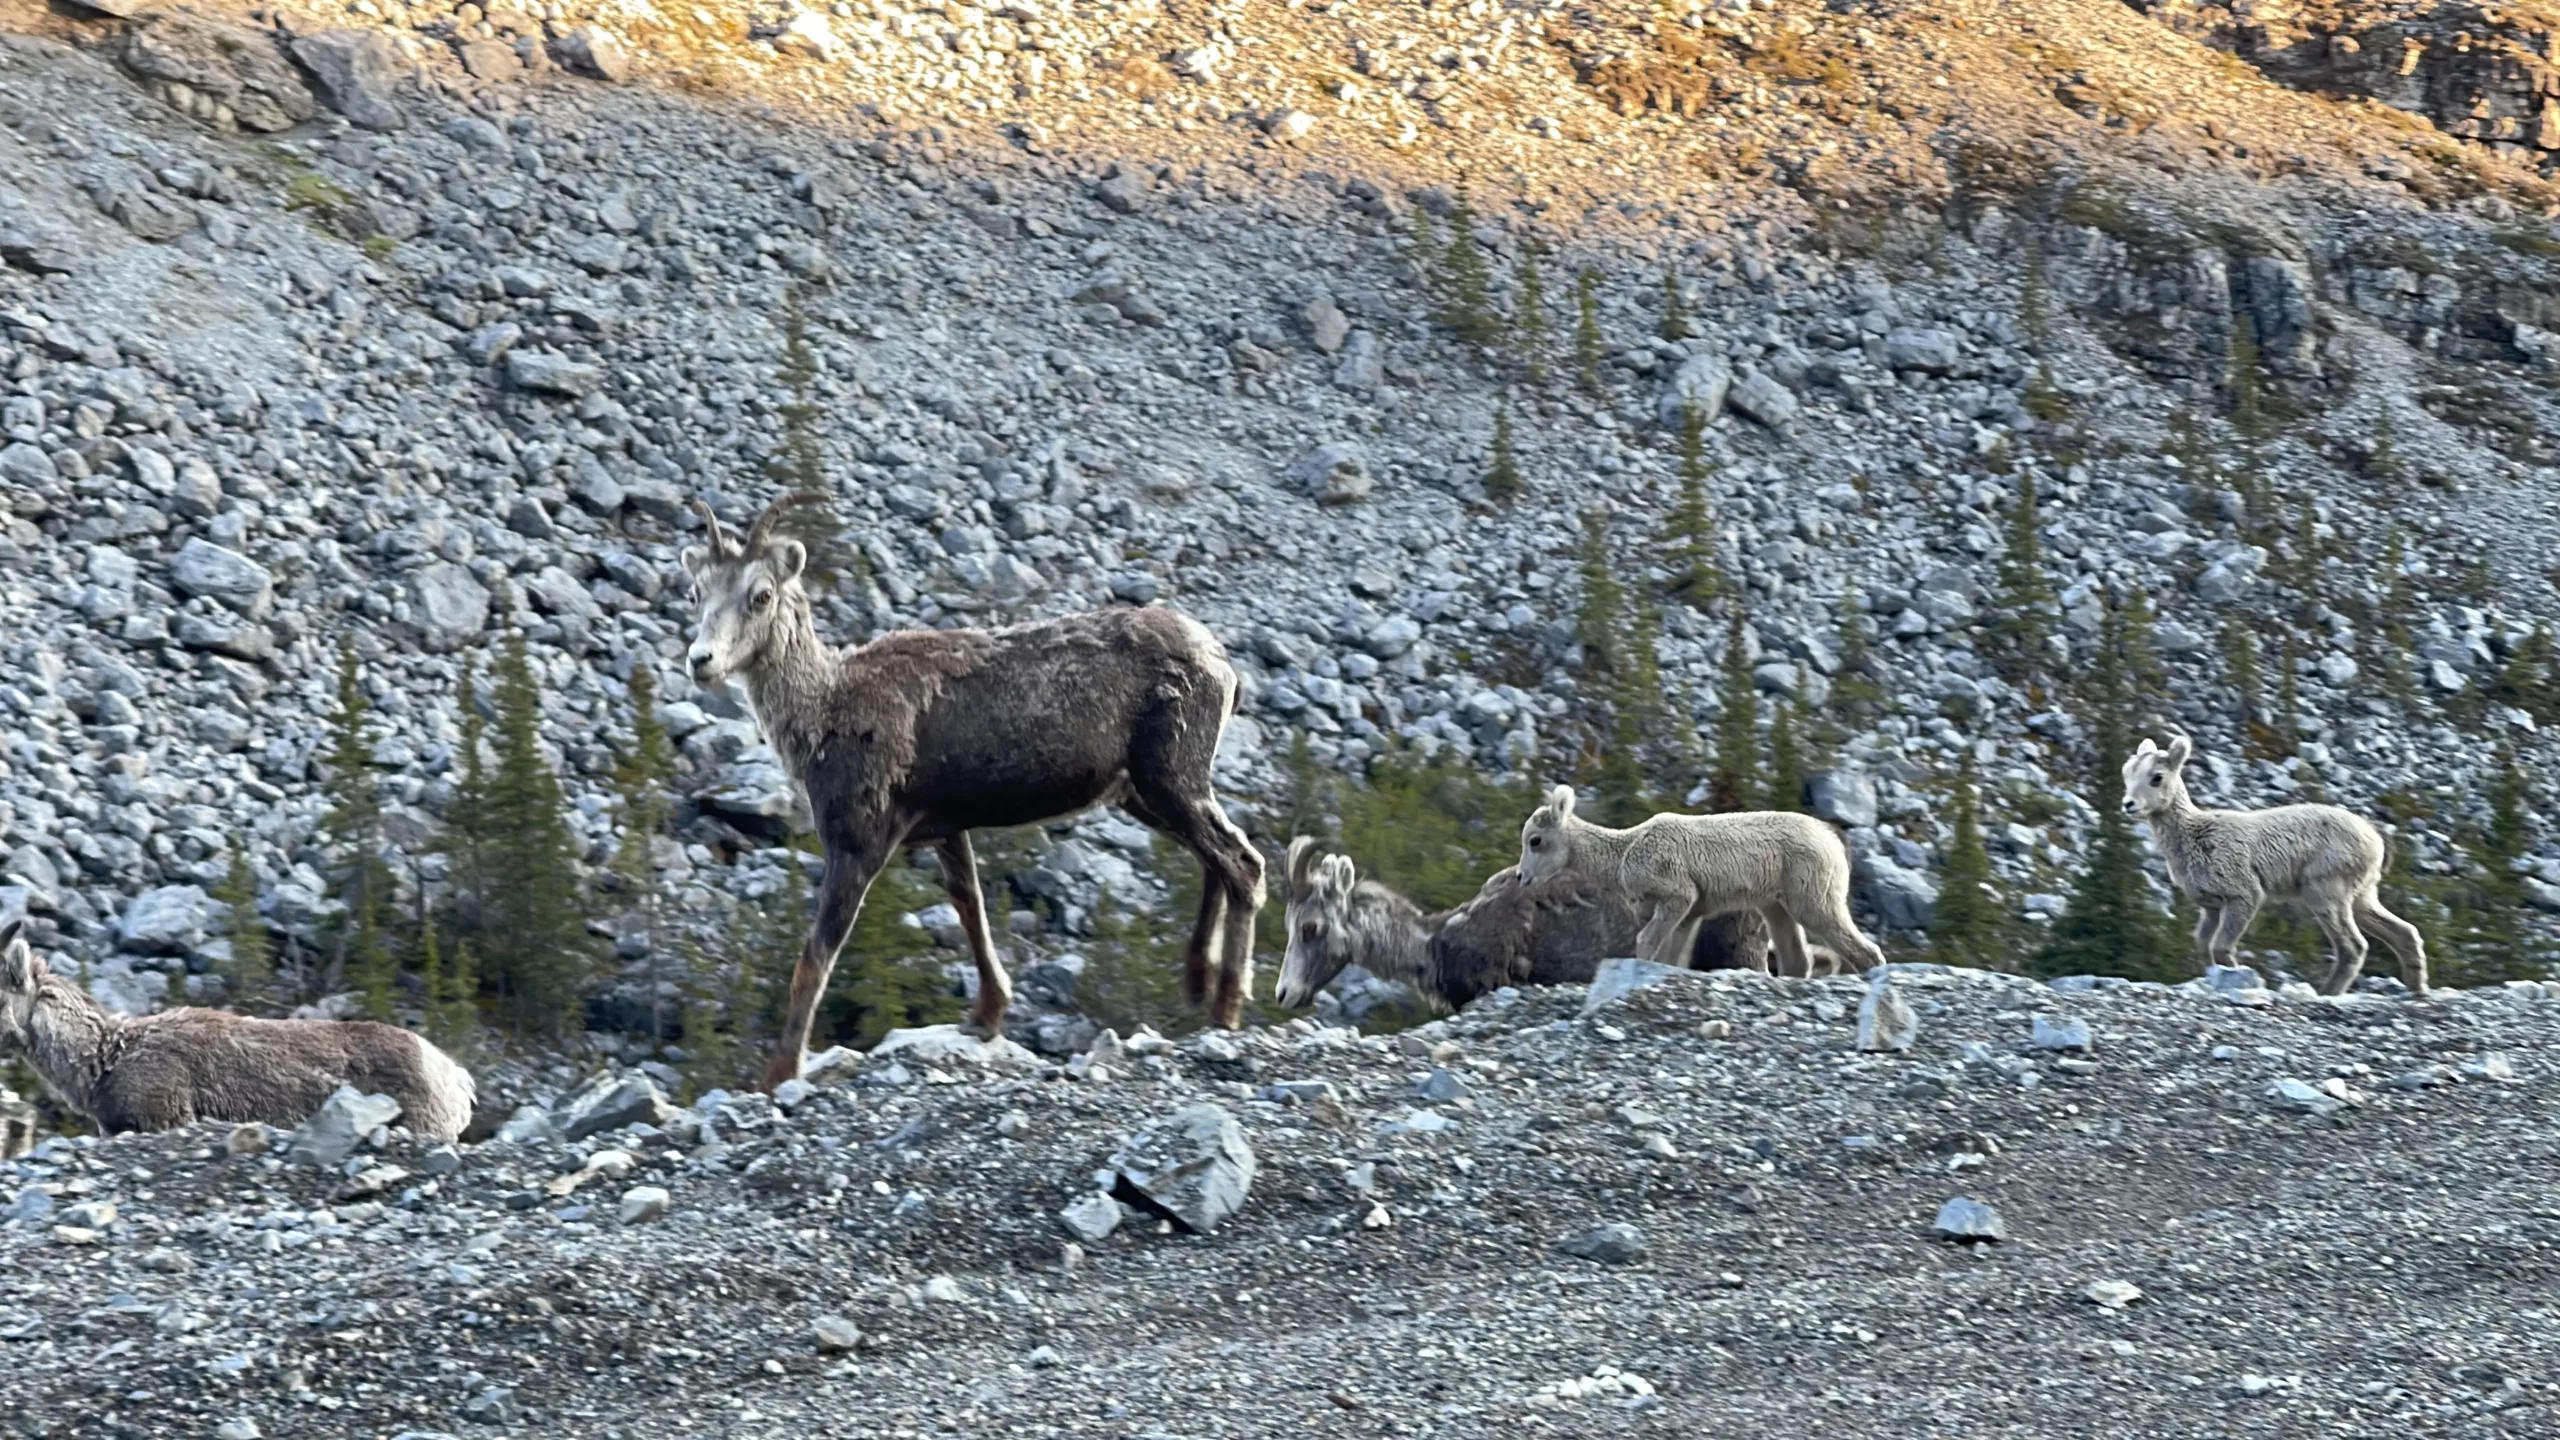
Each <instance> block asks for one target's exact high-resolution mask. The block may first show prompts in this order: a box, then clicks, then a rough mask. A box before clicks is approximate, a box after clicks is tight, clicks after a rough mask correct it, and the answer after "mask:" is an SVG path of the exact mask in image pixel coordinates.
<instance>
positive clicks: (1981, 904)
mask: <svg viewBox="0 0 2560 1440" xmlns="http://www.w3.org/2000/svg"><path fill="white" fill-rule="evenodd" d="M1954 789H1955V796H1954V802H1955V803H1954V805H1953V806H1952V807H1951V808H1953V810H1954V811H1955V836H1954V838H1953V839H1952V840H1950V841H1949V842H1948V844H1947V855H1946V863H1945V864H1944V865H1943V866H1942V867H1940V869H1939V872H1938V873H1939V879H1938V903H1937V906H1936V908H1935V909H1934V910H1933V911H1932V912H1931V914H1930V917H1929V958H1930V959H1932V960H1935V961H1937V962H1938V963H1939V964H1941V965H1962V966H1965V967H1967V968H1969V969H1974V970H1997V969H2000V968H2002V967H2003V964H2004V962H2005V961H2006V959H2007V956H2006V955H2005V954H2004V953H2003V947H2002V945H2001V944H2000V935H1999V931H2000V928H2001V926H2000V910H1999V906H1998V904H1997V903H1996V902H1995V901H1994V899H1993V897H1992V893H1991V851H1990V849H1989V848H1988V847H1986V846H1985V845H1984V844H1983V841H1982V815H1981V790H1980V787H1979V786H1978V785H1977V784H1976V783H1975V776H1974V765H1973V747H1972V746H1970V745H1968V746H1966V747H1964V749H1963V750H1962V751H1960V752H1959V755H1958V759H1957V762H1956V779H1955V787H1954Z"/></svg>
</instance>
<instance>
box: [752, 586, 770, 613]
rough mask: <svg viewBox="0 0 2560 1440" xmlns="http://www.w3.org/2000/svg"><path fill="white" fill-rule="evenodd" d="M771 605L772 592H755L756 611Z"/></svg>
mask: <svg viewBox="0 0 2560 1440" xmlns="http://www.w3.org/2000/svg"><path fill="white" fill-rule="evenodd" d="M772 603H773V592H772V591H770V590H759V591H757V592H756V608H757V609H759V610H761V609H763V608H764V607H766V606H767V605H770V604H772Z"/></svg>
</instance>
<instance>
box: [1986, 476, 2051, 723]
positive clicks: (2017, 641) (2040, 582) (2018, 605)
mask: <svg viewBox="0 0 2560 1440" xmlns="http://www.w3.org/2000/svg"><path fill="white" fill-rule="evenodd" d="M2040 525H2041V520H2040V517H2039V515H2038V513H2037V509H2036V472H2035V469H2034V467H2033V466H2025V467H2021V468H2020V469H2019V471H2018V503H2017V506H2016V508H2014V509H2013V510H2011V511H2010V514H2009V543H2008V546H2007V548H2006V549H2005V550H2004V551H2003V552H2002V554H2001V556H2000V598H1999V601H1998V602H1997V603H1998V606H1999V610H1998V615H1999V618H1998V621H1997V623H1996V625H1995V627H1994V630H1993V654H1994V657H1995V663H1996V665H1997V666H1998V668H1999V671H2000V674H2001V676H2002V677H2003V678H2004V679H2007V680H2008V681H2010V682H2011V683H2013V684H2024V683H2026V680H2027V678H2028V677H2029V676H2031V675H2033V674H2035V673H2037V672H2038V671H2040V670H2041V669H2042V668H2043V666H2044V664H2045V655H2046V651H2045V647H2046V645H2047V644H2048V643H2049V642H2050V639H2051V637H2052V635H2053V609H2054V597H2053V585H2052V582H2051V581H2050V580H2048V579H2047V578H2046V576H2045V571H2044V538H2043V535H2042V533H2041V529H2040Z"/></svg>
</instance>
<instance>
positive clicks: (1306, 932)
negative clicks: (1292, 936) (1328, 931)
mask: <svg viewBox="0 0 2560 1440" xmlns="http://www.w3.org/2000/svg"><path fill="white" fill-rule="evenodd" d="M1319 933H1321V931H1320V930H1319V928H1318V927H1317V925H1316V922H1314V921H1313V920H1310V921H1308V922H1307V923H1305V924H1304V925H1301V926H1299V927H1298V934H1299V935H1301V936H1303V937H1304V938H1306V939H1309V940H1313V939H1314V938H1316V936H1317V935H1318V934H1319Z"/></svg>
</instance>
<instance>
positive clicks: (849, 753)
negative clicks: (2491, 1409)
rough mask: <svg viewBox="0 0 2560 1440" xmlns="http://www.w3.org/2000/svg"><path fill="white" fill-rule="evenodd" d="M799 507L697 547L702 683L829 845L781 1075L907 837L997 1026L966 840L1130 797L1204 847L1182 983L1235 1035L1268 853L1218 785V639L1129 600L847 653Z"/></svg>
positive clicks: (1225, 707)
mask: <svg viewBox="0 0 2560 1440" xmlns="http://www.w3.org/2000/svg"><path fill="white" fill-rule="evenodd" d="M819 498H822V497H819ZM799 503H813V502H812V497H802V496H789V497H785V499H784V500H783V501H780V502H777V503H776V504H775V506H773V507H771V508H769V509H767V510H766V511H765V513H764V514H763V515H762V516H761V517H759V518H758V519H757V521H756V523H755V524H754V525H753V526H752V527H751V528H749V529H748V530H747V532H746V533H745V535H744V537H743V538H741V539H732V538H731V537H730V536H729V534H728V533H727V532H726V531H725V530H723V529H722V528H721V526H720V522H719V520H718V519H717V517H715V516H713V515H712V514H711V513H710V511H709V510H708V509H707V508H705V509H704V510H703V512H702V514H703V518H704V521H705V524H706V526H707V527H708V532H709V536H710V541H711V543H710V545H709V546H708V548H704V549H692V550H688V551H686V552H685V557H684V563H685V568H686V569H687V571H688V572H689V573H690V574H691V575H692V577H693V581H694V586H695V590H696V593H697V597H698V603H699V614H698V617H697V625H696V634H695V639H694V643H693V646H692V650H691V654H690V661H691V664H692V666H693V670H694V674H695V677H696V679H697V680H700V681H702V682H703V683H706V684H708V683H717V682H718V681H719V680H721V679H723V678H725V677H726V676H728V675H731V674H735V675H738V676H739V677H740V678H741V679H743V680H744V681H745V683H746V689H747V697H748V701H749V703H750V704H751V705H752V706H753V708H754V710H755V715H756V720H757V722H758V724H760V725H761V726H762V727H763V729H764V732H765V735H766V737H767V738H768V739H769V740H771V741H772V742H773V747H774V750H775V753H776V754H777V755H779V756H780V757H781V760H782V763H783V765H784V767H785V768H786V769H788V770H789V771H790V773H791V774H792V776H793V777H794V778H795V779H797V780H798V781H799V782H800V785H801V788H802V790H803V791H804V793H805V794H806V795H807V796H808V800H809V809H810V811H811V814H812V816H813V817H814V819H815V821H816V823H817V827H818V835H819V838H820V840H822V841H823V842H824V843H825V846H826V852H827V861H826V873H825V876H824V879H823V880H822V881H821V883H820V887H819V894H818V913H817V919H816V924H815V925H814V926H813V927H812V929H811V932H810V936H809V942H808V945H807V946H806V947H805V948H804V949H803V951H802V952H801V956H800V961H799V964H798V965H797V966H796V967H795V968H794V970H793V972H792V977H791V1001H790V1006H789V1009H788V1011H787V1012H786V1015H785V1018H784V1022H783V1033H782V1035H781V1037H780V1042H779V1045H778V1047H777V1050H776V1053H775V1054H774V1056H773V1058H772V1061H771V1062H770V1064H768V1066H767V1067H766V1073H765V1083H766V1085H767V1086H768V1087H770V1086H772V1085H774V1084H778V1083H779V1082H781V1081H782V1080H785V1079H788V1078H790V1077H791V1076H793V1075H795V1074H797V1073H798V1071H799V1067H800V1063H801V1059H802V1056H803V1054H804V1053H805V1049H806V1046H807V1044H808V1039H809V1031H810V1027H811V1025H812V1023H813V1021H814V1018H815V1015H816V1012H817V1007H818V1001H819V999H820V998H821V996H823V995H824V993H825V991H826V984H827V977H828V975H829V973H830V972H831V971H832V970H833V968H834V966H835V959H836V952H837V951H838V950H840V949H841V948H842V947H843V945H844V941H845V937H846V936H847V935H848V934H849V933H850V932H851V930H852V928H853V921H854V917H855V915H856V914H858V913H859V912H860V909H861V905H862V897H863V894H864V892H865V891H866V890H867V889H869V887H870V884H871V881H872V879H873V877H875V876H876V875H878V874H879V872H880V868H881V867H882V866H883V865H884V864H886V863H887V862H888V860H889V858H890V857H891V856H892V855H893V854H895V853H896V852H897V851H898V850H899V849H900V848H902V847H905V846H910V845H924V844H931V845H933V846H935V847H936V848H937V850H938V852H939V855H940V858H941V861H942V872H943V885H944V889H945V891H946V892H947V893H948V894H949V896H950V898H951V903H952V907H953V908H954V909H955V910H957V911H958V912H959V915H960V922H961V931H962V933H963V935H964V936H965V937H966V938H967V941H968V945H969V951H970V955H971V957H972V958H973V959H974V960H975V961H976V963H977V968H978V1000H977V1004H976V1006H975V1007H974V1008H973V1009H972V1010H971V1012H970V1022H971V1024H972V1025H973V1026H975V1027H977V1028H979V1029H980V1030H983V1031H985V1032H987V1033H990V1034H993V1033H996V1032H997V1031H999V1030H1000V1029H1001V1027H1002V1025H1003V1023H1004V1013H1005V1008H1006V1005H1007V1002H1008V1001H1009V999H1010V998H1011V994H1012V985H1011V982H1010V981H1009V980H1008V978H1007V977H1006V975H1005V971H1004V967H1003V965H1002V963H1001V962H1000V961H999V960H998V958H997V955H996V950H995V940H994V937H993V936H992V935H991V934H990V933H989V932H988V929H987V920H986V907H985V903H984V901H983V900H982V898H981V897H980V895H979V891H978V875H977V861H976V857H975V855H974V854H973V853H972V851H971V849H970V845H969V832H970V831H971V830H974V829H979V828H982V827H987V826H1012V825H1026V824H1033V823H1036V822H1040V821H1045V820H1054V819H1058V818H1060V817H1063V816H1068V815H1073V814H1075V813H1077V812H1079V811H1082V810H1085V809H1088V808H1090V807H1092V806H1095V805H1105V804H1108V805H1117V806H1119V807H1120V808H1122V809H1123V810H1126V811H1127V812H1129V814H1130V815H1132V816H1133V817H1135V818H1136V819H1137V820H1139V821H1140V822H1142V823H1143V824H1146V825H1148V826H1149V827H1151V828H1153V829H1156V830H1158V831H1161V832H1163V833H1164V834H1166V835H1167V836H1170V837H1171V838H1172V839H1174V840H1176V841H1178V842H1180V843H1181V844H1182V845H1183V846H1185V847H1186V848H1188V849H1189V850H1191V852H1192V853H1193V854H1194V855H1196V856H1198V857H1199V860H1200V864H1201V872H1202V884H1201V892H1200V913H1199V916H1198V919H1197V921H1196V922H1195V924H1194V925H1193V928H1192V934H1191V940H1190V944H1189V946H1188V948H1187V949H1186V950H1185V952H1184V960H1183V984H1184V990H1185V993H1186V994H1187V995H1188V996H1189V997H1190V998H1191V1000H1192V1002H1193V1003H1195V1004H1204V1003H1205V1004H1206V1005H1207V1006H1208V1007H1209V1011H1210V1015H1211V1017H1212V1018H1213V1019H1214V1020H1215V1021H1216V1022H1217V1023H1218V1024H1221V1025H1225V1026H1228V1027H1234V1026H1236V1025H1239V1024H1241V1023H1242V1020H1243V1012H1244V1002H1245V999H1246V997H1247V996H1248V995H1249V994H1250V993H1251V990H1252V983H1253V980H1252V964H1253V920H1254V913H1255V911H1256V910H1258V909H1259V908H1260V906H1261V904H1262V857H1261V855H1260V854H1259V853H1258V852H1257V851H1256V850H1255V849H1254V848H1253V844H1252V842H1251V841H1249V840H1247V839H1246V838H1245V835H1244V832H1242V831H1241V830H1238V829H1237V828H1236V827H1235V824H1234V822H1232V821H1230V820H1229V819H1228V818H1227V815H1226V812H1225V811H1224V810H1223V809H1222V808H1221V807H1220V806H1219V804H1218V799H1217V795H1216V793H1215V790H1214V788H1213V787H1212V784H1211V780H1210V770H1211V766H1212V764H1213V762H1214V761H1215V759H1216V756H1217V752H1218V742H1219V737H1220V736H1221V735H1222V734H1223V733H1224V731H1225V728H1226V723H1227V718H1228V716H1229V715H1230V714H1231V713H1232V712H1233V711H1234V708H1235V697H1236V677H1235V672H1234V670H1233V669H1231V668H1230V667H1229V666H1228V664H1227V658H1226V651H1225V650H1224V648H1223V647H1221V646H1220V645H1219V644H1218V641H1217V638H1216V637H1215V636H1213V635H1211V634H1210V633H1209V631H1208V629H1207V628H1206V627H1205V626H1202V625H1201V624H1200V623H1199V622H1198V621H1195V620H1192V619H1189V618H1188V617H1185V616H1182V615H1179V614H1176V613H1174V612H1173V611H1171V610H1165V609H1161V608H1155V607H1146V608H1134V609H1133V608H1122V607H1114V608H1110V609H1104V610H1095V611H1087V612H1083V613H1079V614H1073V615H1067V616H1062V617H1060V618H1058V619H1054V620H1046V621H1040V622H1037V623H1033V624H1025V625H1016V626H1010V627H1006V628H1003V629H997V630H968V629H961V630H932V631H899V632H893V633H891V634H888V635H884V636H882V637H880V638H879V639H877V640H874V641H872V642H871V643H869V644H867V645H862V646H858V647H856V648H853V649H849V650H843V651H838V650H835V649H833V648H831V647H829V646H827V645H825V644H824V643H823V642H821V641H820V640H819V638H818V635H817V631H816V628H815V627H814V625H813V624H812V622H811V619H810V612H809V601H808V596H807V594H806V593H805V592H804V591H803V589H802V587H801V584H800V574H801V570H802V568H803V567H804V565H805V564H806V562H807V552H806V549H805V547H803V546H802V545H801V543H800V542H799V541H797V540H793V539H789V538H777V537H776V536H774V534H773V533H772V530H773V525H772V522H773V520H774V517H775V516H776V515H777V514H778V513H779V512H780V511H781V510H782V508H783V507H784V506H786V505H790V504H799Z"/></svg>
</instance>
